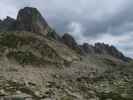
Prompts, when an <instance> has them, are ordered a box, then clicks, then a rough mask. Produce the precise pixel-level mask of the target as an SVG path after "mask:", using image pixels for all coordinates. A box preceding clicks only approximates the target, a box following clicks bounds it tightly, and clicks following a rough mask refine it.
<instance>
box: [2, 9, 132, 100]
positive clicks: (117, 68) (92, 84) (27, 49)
mask: <svg viewBox="0 0 133 100" xmlns="http://www.w3.org/2000/svg"><path fill="white" fill-rule="evenodd" d="M23 10H24V11H23ZM34 10H35V16H34ZM21 11H22V12H23V13H19V14H18V19H19V25H18V26H19V28H17V27H18V26H17V27H16V25H17V23H18V22H17V21H18V19H17V20H15V19H11V18H7V19H8V20H9V21H7V22H9V23H7V24H3V22H5V20H3V21H0V30H1V32H0V98H1V99H4V100H133V84H132V83H133V63H132V59H129V58H127V57H125V56H124V55H123V54H122V53H121V52H119V51H118V50H117V49H116V48H115V47H113V46H109V45H106V44H102V43H98V44H96V45H95V46H92V45H89V44H86V43H85V44H83V45H82V46H79V45H78V44H77V43H76V41H75V40H74V38H73V37H71V36H70V35H68V34H65V35H64V36H63V37H62V38H61V37H59V36H58V35H57V34H56V32H55V31H54V30H52V29H51V28H50V27H49V26H48V24H46V21H45V20H44V19H43V18H42V16H41V14H40V13H39V12H38V10H37V9H35V8H30V7H26V8H24V9H22V10H20V12H21ZM25 12H26V13H25ZM36 13H37V16H36ZM38 14H39V15H38ZM22 16H23V17H22ZM27 16H28V18H27ZM29 17H30V20H29ZM34 18H35V20H33V19H34ZM26 20H28V21H29V22H27V21H26ZM42 20H43V21H42ZM32 21H34V22H32ZM10 25H11V26H12V27H11V26H10ZM6 26H9V27H6ZM44 26H45V27H44ZM6 28H7V29H6ZM36 28H37V29H36ZM10 29H11V30H10ZM45 30H46V31H45Z"/></svg>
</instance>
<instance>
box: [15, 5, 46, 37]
mask: <svg viewBox="0 0 133 100" xmlns="http://www.w3.org/2000/svg"><path fill="white" fill-rule="evenodd" d="M47 28H48V24H47V22H46V21H45V19H44V18H43V16H42V15H41V14H40V12H39V11H38V10H37V9H36V8H32V7H25V8H23V9H21V10H20V11H19V13H18V16H17V29H18V30H25V31H30V32H35V33H42V34H43V35H46V34H47V32H46V29H47Z"/></svg>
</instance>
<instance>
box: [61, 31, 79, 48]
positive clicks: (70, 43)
mask: <svg viewBox="0 0 133 100" xmlns="http://www.w3.org/2000/svg"><path fill="white" fill-rule="evenodd" d="M62 41H63V42H64V43H65V44H66V45H67V46H69V47H70V48H72V49H75V48H77V46H78V44H77V43H76V41H75V39H74V38H73V37H72V36H71V35H70V34H69V33H65V34H64V35H63V37H62Z"/></svg>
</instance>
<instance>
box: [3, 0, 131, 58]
mask: <svg viewBox="0 0 133 100" xmlns="http://www.w3.org/2000/svg"><path fill="white" fill-rule="evenodd" d="M24 6H33V7H37V8H38V9H39V10H40V11H41V13H42V14H43V16H44V17H45V19H46V20H47V21H48V23H49V24H50V26H51V27H53V28H54V29H55V30H56V31H57V32H59V33H60V34H63V33H65V32H70V33H71V34H72V35H73V36H74V37H75V38H76V40H77V42H79V43H83V42H89V43H95V42H98V41H100V42H105V43H109V44H113V45H115V46H117V47H118V48H119V49H120V50H122V51H123V52H124V53H125V54H127V55H129V56H132V57H133V52H132V50H133V44H131V42H132V41H133V12H132V6H133V1H132V0H101V1H99V0H78V1H77V0H23V1H20V0H1V2H0V12H1V14H0V17H1V18H4V17H5V16H7V15H10V16H12V17H14V18H15V17H16V14H17V11H18V10H19V9H20V8H22V7H24ZM3 8H5V9H3ZM129 44H130V45H129Z"/></svg>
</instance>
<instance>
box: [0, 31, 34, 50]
mask: <svg viewBox="0 0 133 100" xmlns="http://www.w3.org/2000/svg"><path fill="white" fill-rule="evenodd" d="M34 40H35V39H34V38H32V37H20V36H16V35H14V34H3V35H1V38H0V45H1V46H4V47H8V48H18V47H19V46H21V45H24V44H29V43H30V42H34Z"/></svg>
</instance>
